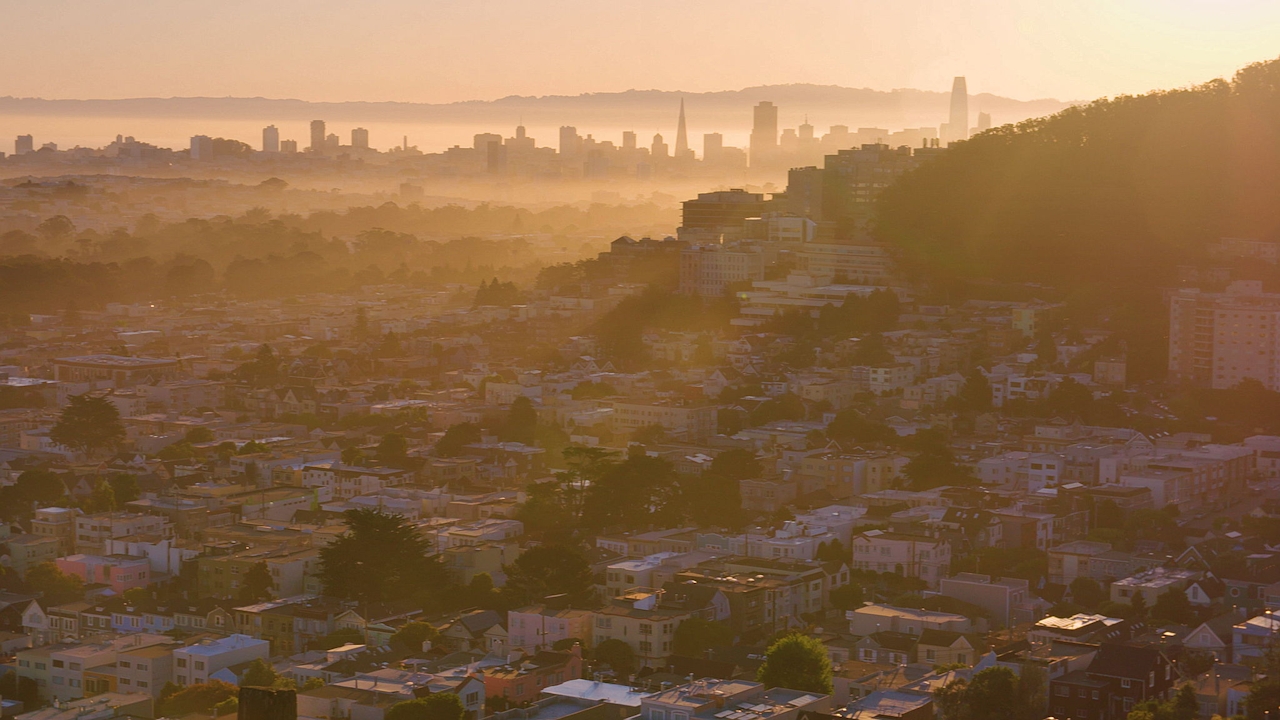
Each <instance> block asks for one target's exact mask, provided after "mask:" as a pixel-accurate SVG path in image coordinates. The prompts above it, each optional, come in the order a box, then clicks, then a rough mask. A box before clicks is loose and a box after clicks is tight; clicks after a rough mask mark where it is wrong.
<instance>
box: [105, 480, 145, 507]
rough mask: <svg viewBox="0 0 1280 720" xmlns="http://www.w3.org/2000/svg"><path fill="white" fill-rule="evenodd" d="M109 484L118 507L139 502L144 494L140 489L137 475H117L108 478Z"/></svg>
mask: <svg viewBox="0 0 1280 720" xmlns="http://www.w3.org/2000/svg"><path fill="white" fill-rule="evenodd" d="M107 482H108V483H110V485H111V492H112V493H113V494H114V495H115V500H116V506H117V507H119V506H123V505H124V504H125V503H130V502H133V501H134V500H137V499H138V496H139V495H141V494H142V489H141V488H139V487H138V477H137V476H136V475H130V474H129V473H116V474H114V475H112V476H111V477H109V478H107Z"/></svg>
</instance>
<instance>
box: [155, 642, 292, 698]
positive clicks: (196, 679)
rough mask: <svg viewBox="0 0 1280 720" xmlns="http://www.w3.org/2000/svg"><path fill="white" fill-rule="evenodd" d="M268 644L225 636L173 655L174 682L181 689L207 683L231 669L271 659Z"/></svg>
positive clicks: (184, 648)
mask: <svg viewBox="0 0 1280 720" xmlns="http://www.w3.org/2000/svg"><path fill="white" fill-rule="evenodd" d="M270 648H271V643H269V642H267V641H266V640H257V639H254V638H252V637H249V636H248V635H240V634H236V635H228V636H227V637H224V638H219V639H217V640H206V641H204V642H200V643H197V644H195V645H187V646H184V647H181V648H178V649H176V650H174V651H173V673H174V682H176V683H177V684H178V685H180V686H187V685H197V684H200V683H206V682H208V681H209V678H210V677H212V676H213V674H214V673H216V672H218V671H219V670H222V669H224V668H228V667H231V666H232V665H239V664H240V663H245V662H250V661H252V660H256V659H258V658H261V659H263V660H266V659H267V658H268V657H270V655H271V652H270Z"/></svg>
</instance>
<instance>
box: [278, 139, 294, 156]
mask: <svg viewBox="0 0 1280 720" xmlns="http://www.w3.org/2000/svg"><path fill="white" fill-rule="evenodd" d="M280 152H282V153H296V152H298V141H297V140H281V141H280Z"/></svg>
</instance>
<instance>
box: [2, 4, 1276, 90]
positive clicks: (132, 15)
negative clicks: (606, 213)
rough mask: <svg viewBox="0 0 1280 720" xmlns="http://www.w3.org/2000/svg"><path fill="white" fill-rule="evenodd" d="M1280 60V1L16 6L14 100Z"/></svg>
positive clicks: (10, 48) (1139, 84) (892, 78)
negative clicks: (20, 98)
mask: <svg viewBox="0 0 1280 720" xmlns="http://www.w3.org/2000/svg"><path fill="white" fill-rule="evenodd" d="M1276 56H1280V0H875V1H874V2H870V1H865V0H768V1H764V0H646V1H643V2H642V1H639V0H360V1H358V2H357V1H355V0H343V1H341V2H339V1H338V0H0V95H13V96H20V97H46V98H122V97H169V96H228V95H231V96H262V97H274V98H300V99H304V100H327V101H341V100H401V101H416V102H451V101H458V100H471V99H494V98H498V97H503V96H506V95H549V94H569V95H572V94H578V93H584V92H602V91H620V90H627V89H631V88H641V89H649V88H656V89H662V90H685V91H690V92H699V91H707V90H727V89H738V88H742V87H746V86H751V85H764V84H778V83H792V82H807V83H820V84H832V85H844V86H850V87H870V88H875V89H884V90H887V89H892V88H906V87H913V88H922V89H934V90H946V89H948V88H949V87H950V85H951V78H952V76H954V75H966V76H967V77H968V79H969V90H970V92H973V93H980V92H991V93H996V94H999V95H1005V96H1009V97H1014V98H1019V99H1032V98H1041V97H1053V98H1058V99H1063V100H1079V99H1090V98H1094V97H1099V96H1104V95H1115V94H1120V93H1136V92H1144V91H1147V90H1151V89H1155V88H1167V87H1177V86H1183V85H1188V84H1192V83H1196V82H1200V81H1204V80H1207V79H1211V78H1214V77H1220V76H1229V75H1230V74H1231V73H1233V72H1234V71H1235V70H1236V69H1237V68H1238V67H1240V66H1242V65H1245V64H1247V63H1249V62H1253V61H1258V60H1265V59H1271V58H1274V57H1276Z"/></svg>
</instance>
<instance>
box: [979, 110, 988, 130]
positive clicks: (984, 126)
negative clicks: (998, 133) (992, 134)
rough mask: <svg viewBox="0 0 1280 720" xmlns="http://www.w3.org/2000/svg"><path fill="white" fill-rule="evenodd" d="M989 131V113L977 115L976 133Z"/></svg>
mask: <svg viewBox="0 0 1280 720" xmlns="http://www.w3.org/2000/svg"><path fill="white" fill-rule="evenodd" d="M990 129H991V113H984V112H980V113H978V128H977V130H978V132H983V131H984V130H990Z"/></svg>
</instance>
